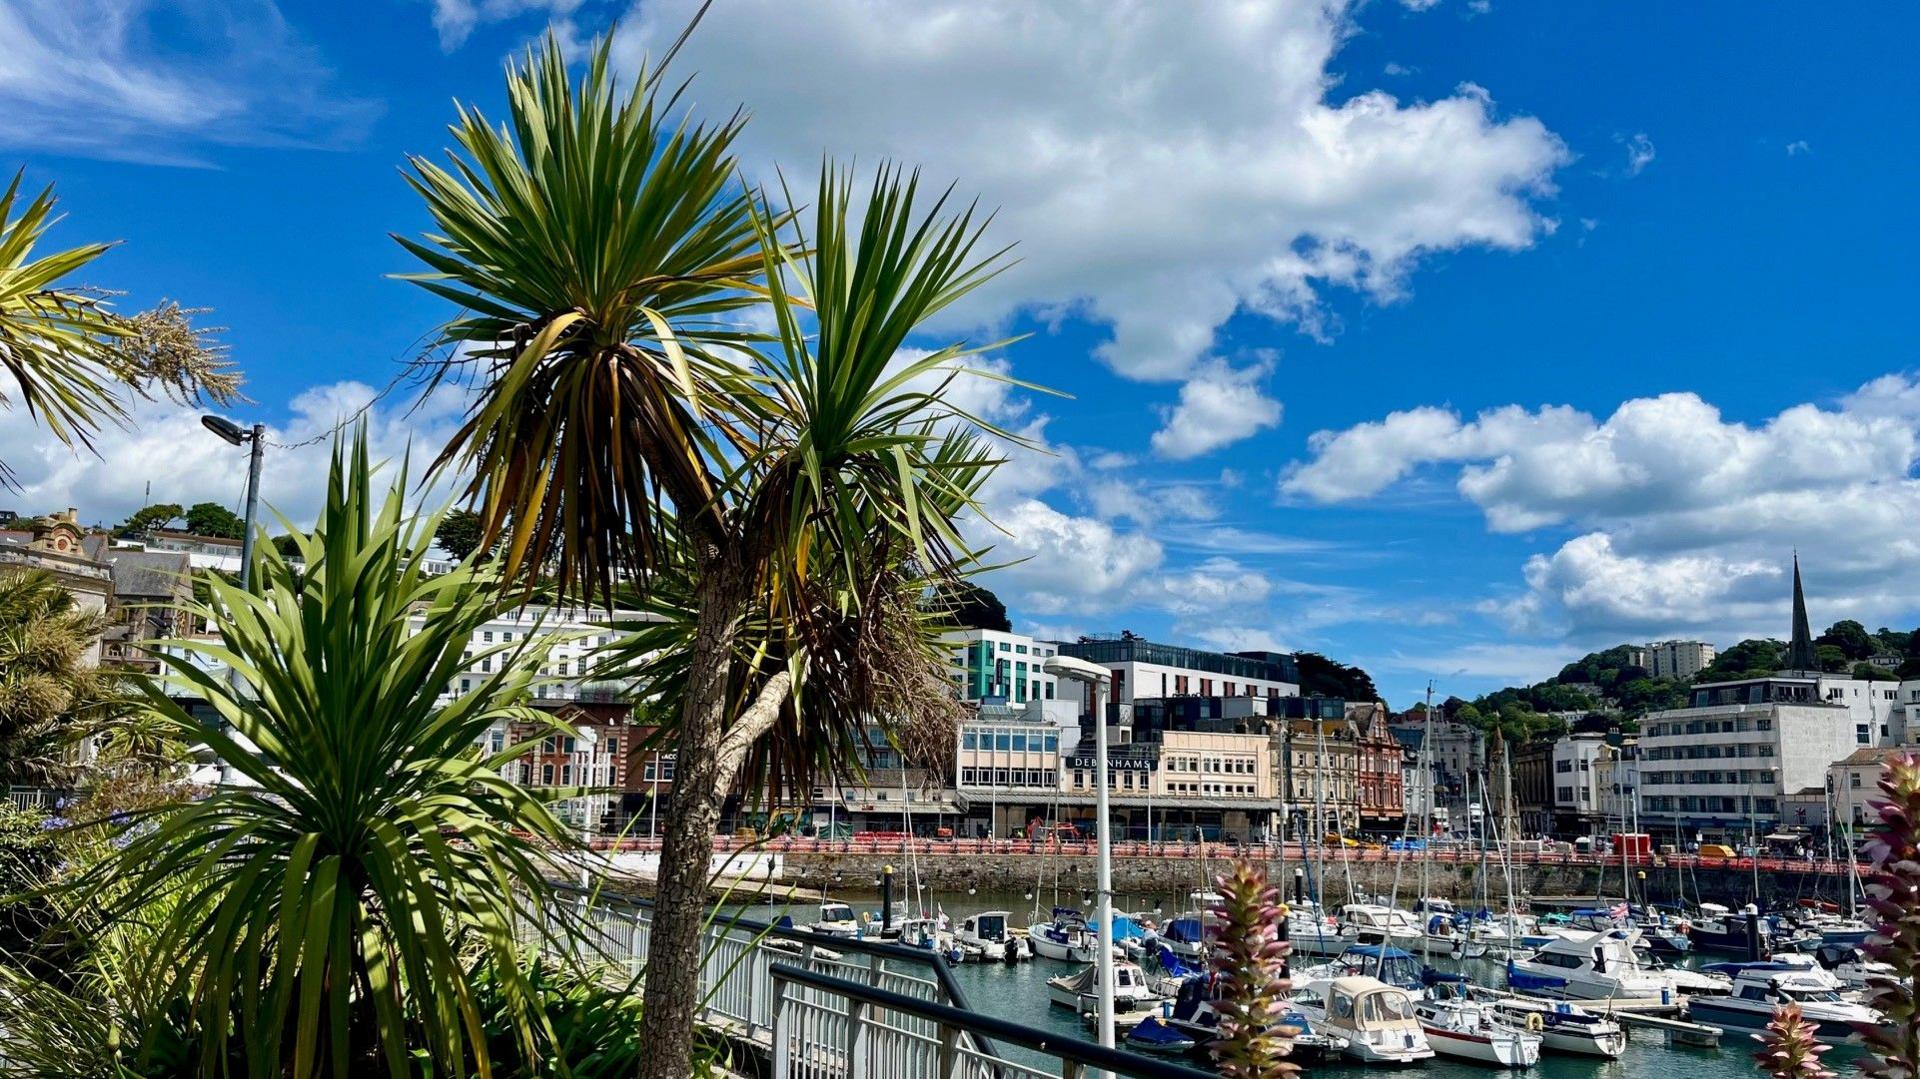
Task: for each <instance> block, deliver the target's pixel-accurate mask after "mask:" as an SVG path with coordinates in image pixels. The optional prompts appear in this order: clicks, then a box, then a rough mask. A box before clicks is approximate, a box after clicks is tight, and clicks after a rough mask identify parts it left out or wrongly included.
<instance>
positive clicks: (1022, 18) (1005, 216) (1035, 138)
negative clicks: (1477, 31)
mask: <svg viewBox="0 0 1920 1079" xmlns="http://www.w3.org/2000/svg"><path fill="white" fill-rule="evenodd" d="M696 6H697V0H660V2H650V3H646V4H642V5H639V6H638V8H637V9H636V10H635V11H634V12H633V13H632V14H630V16H629V17H628V20H627V22H626V23H625V24H624V26H623V31H622V38H621V42H620V46H619V49H620V54H621V56H622V57H623V58H624V60H625V62H626V63H627V64H628V65H629V66H632V65H634V64H636V63H637V62H638V58H639V56H640V55H641V53H642V52H643V51H651V52H653V53H655V54H657V53H658V52H659V51H660V50H661V49H662V48H663V47H664V46H665V44H666V43H667V42H668V41H670V40H671V39H672V38H673V37H674V36H675V35H677V34H678V33H679V31H680V29H681V27H682V26H683V25H684V24H685V22H686V20H687V18H688V17H689V16H690V15H691V13H692V12H693V10H694V9H695V7H696ZM1352 14H1353V12H1352V10H1351V9H1350V5H1349V4H1347V3H1344V2H1339V0H1333V2H1324V3H1323V2H1308V0H1288V2H1279V3H1242V4H1237V5H1202V6H1199V7H1193V6H1188V5H1169V4H1156V3H1144V2H1135V3H1117V4H1116V3H1097V2H1094V0H1083V2H1079V3H1070V4H1055V5H1032V4H1027V3H1024V2H1019V0H1000V2H996V3H987V2H976V0H966V2H962V0H945V2H939V3H921V2H917V0H915V2H908V0H893V2H886V3H854V2H851V0H842V2H822V3H815V4H803V5H795V4H786V3H778V2H776V0H737V2H731V3H726V4H719V5H715V6H714V7H713V8H712V9H711V10H710V11H709V12H708V14H707V16H706V21H705V23H704V24H703V25H702V27H701V28H700V30H699V32H698V33H696V34H695V35H694V36H693V38H692V39H691V40H690V41H689V42H688V44H687V46H686V48H685V50H684V51H683V52H682V55H681V59H680V61H678V63H679V64H680V70H682V71H684V72H686V73H689V74H694V73H697V79H696V81H695V82H694V86H693V90H692V97H693V98H694V99H695V100H696V101H697V103H698V106H699V107H700V109H701V111H702V113H703V115H720V114H722V113H724V112H727V111H730V110H731V109H732V108H733V107H734V105H735V104H736V103H744V104H745V105H746V107H747V108H748V109H749V110H750V111H751V113H752V115H753V120H752V123H751V124H750V125H749V127H748V129H747V133H746V136H745V140H746V148H747V151H748V154H749V159H750V161H751V162H752V165H753V167H754V168H755V170H756V171H757V172H758V174H759V175H762V176H769V175H771V170H772V168H773V166H774V165H775V164H782V165H784V166H785V167H786V168H787V169H788V170H789V172H790V174H791V173H793V172H796V171H797V172H799V173H805V172H807V171H808V170H810V169H812V168H813V167H814V165H815V163H816V162H817V161H818V160H819V159H820V156H821V154H822V153H823V152H825V153H830V154H832V155H834V156H836V157H838V158H840V159H843V160H856V159H857V160H860V161H863V162H870V161H874V160H875V159H877V158H891V159H897V160H900V161H903V162H906V163H909V164H918V165H924V166H925V168H926V170H927V177H928V180H929V181H931V182H932V183H933V184H934V185H936V186H939V185H944V184H945V183H946V182H948V181H950V180H951V181H957V182H958V184H959V186H960V190H961V191H962V192H963V193H965V194H967V195H969V196H970V195H972V194H973V193H975V192H978V193H979V194H980V196H981V199H982V202H983V204H984V205H986V206H989V207H998V208H999V209H1000V215H999V217H998V219H997V223H996V226H995V233H996V235H997V236H998V237H1000V238H1002V239H1005V240H1012V241H1018V242H1019V243H1020V245H1021V246H1020V248H1019V251H1018V254H1019V256H1020V258H1021V259H1022V261H1021V262H1020V264H1019V265H1017V266H1015V267H1014V268H1012V269H1011V270H1009V271H1008V272H1007V273H1005V274H1003V275H1002V276H1001V277H999V278H998V279H996V280H995V281H994V282H992V283H991V284H990V285H989V286H987V287H986V288H984V289H982V290H981V291H980V292H979V293H978V294H976V296H974V297H971V298H970V299H969V300H968V301H966V302H964V303H963V304H962V305H961V306H960V307H959V308H958V309H956V312H955V315H954V321H955V322H956V324H974V323H980V322H990V321H994V320H997V319H1000V318H1003V317H1005V316H1006V315H1008V314H1009V313H1010V312H1012V311H1014V310H1016V309H1020V308H1022V307H1036V308H1049V307H1050V308H1053V309H1055V310H1058V309H1062V308H1071V309H1073V310H1075V311H1077V312H1080V313H1083V314H1085V315H1087V316H1089V317H1091V318H1093V319H1096V320H1099V321H1102V322H1105V323H1107V324H1109V325H1110V326H1111V327H1112V330H1113V338H1112V340H1111V341H1110V342H1109V343H1107V344H1106V345H1105V346H1103V347H1102V349H1101V350H1100V355H1101V356H1102V358H1103V359H1105V360H1106V361H1107V362H1108V363H1109V364H1111V365H1112V366H1113V367H1114V368H1115V369H1116V370H1118V371H1120V372H1121V373H1123V374H1125V375H1128V376H1130V377H1134V378H1146V379H1179V378H1184V377H1187V376H1188V375H1190V374H1191V373H1192V372H1193V370H1194V368H1195V366H1196V364H1198V363H1199V362H1200V360H1201V359H1202V357H1204V356H1205V355H1206V354H1207V352H1208V350H1209V348H1210V346H1211V345H1212V344H1213V340H1214V332H1215V330H1216V328H1217V327H1219V326H1220V325H1221V323H1223V322H1224V321H1226V319H1227V318H1229V317H1230V316H1231V315H1233V314H1234V313H1235V312H1236V311H1239V310H1247V311H1252V312H1255V313H1259V314H1263V315H1266V316H1268V317H1270V318H1275V319H1280V320H1297V321H1300V322H1302V323H1303V324H1304V325H1306V326H1308V327H1309V328H1311V327H1313V326H1316V325H1318V322H1319V319H1320V317H1321V314H1320V306H1319V294H1320V292H1321V290H1322V289H1324V288H1325V287H1327V286H1340V287H1350V288H1358V289H1363V290H1365V291H1367V292H1369V293H1371V294H1373V295H1375V296H1377V297H1381V298H1391V297H1394V296H1396V295H1398V294H1399V293H1400V292H1401V291H1402V290H1403V289H1404V286H1405V279H1406V277H1407V275H1408V273H1409V271H1410V270H1411V269H1412V268H1413V266H1414V264H1415V263H1416V262H1417V261H1418V260H1419V259H1420V257H1421V256H1422V255H1424V254H1427V253H1430V252H1435V251H1445V250H1450V249H1454V248H1459V247H1465V246H1487V247H1494V248H1500V249H1506V250H1514V249H1520V248H1524V247H1527V246H1529V245H1530V244H1532V243H1533V242H1534V240H1535V238H1536V237H1537V236H1539V235H1540V233H1541V231H1542V229H1543V228H1544V227H1545V225H1546V222H1545V221H1544V219H1543V218H1542V217H1541V215H1540V213H1539V211H1538V210H1537V209H1536V207H1535V204H1534V199H1535V197H1537V196H1542V195H1545V194H1548V193H1550V192H1551V190H1552V187H1551V179H1552V175H1553V173H1554V171H1555V169H1556V168H1557V167H1558V166H1559V165H1560V164H1562V163H1563V162H1564V161H1565V160H1566V159H1567V154H1566V151H1565V149H1564V147H1563V146H1562V145H1561V143H1560V141H1559V140H1558V139H1557V138H1556V137H1555V136H1554V135H1553V134H1552V133H1551V132H1549V131H1548V130H1547V129H1546V128H1545V127H1544V126H1543V125H1542V124H1541V123H1540V122H1539V121H1537V120H1535V119H1533V118H1531V117H1524V116H1522V117H1505V116H1502V115H1501V114H1500V113H1499V111H1498V110H1496V108H1495V107H1494V105H1493V102H1492V100H1491V99H1490V97H1489V96H1488V95H1487V94H1486V92H1485V91H1482V90H1479V89H1478V88H1473V87H1464V88H1462V89H1461V90H1459V91H1457V92H1455V93H1454V94H1453V95H1451V96H1448V97H1444V98H1440V99H1438V100H1434V101H1425V102H1406V103H1403V102H1401V101H1399V100H1397V99H1396V98H1394V97H1393V96H1392V95H1389V94H1386V93H1384V92H1380V91H1371V92H1361V93H1357V94H1352V95H1350V96H1345V98H1344V100H1343V101H1342V102H1341V103H1340V104H1338V105H1334V104H1332V103H1330V102H1329V101H1328V99H1327V90H1328V87H1329V86H1330V85H1331V84H1332V82H1333V81H1334V80H1333V79H1332V77H1331V76H1330V74H1329V71H1328V64H1329V62H1330V61H1331V59H1332V58H1333V56H1334V54H1335V52H1336V51H1337V50H1338V48H1339V47H1340V45H1341V43H1342V42H1343V40H1344V39H1345V37H1346V36H1347V35H1348V34H1349V33H1350V32H1351V30H1352V24H1351V17H1352Z"/></svg>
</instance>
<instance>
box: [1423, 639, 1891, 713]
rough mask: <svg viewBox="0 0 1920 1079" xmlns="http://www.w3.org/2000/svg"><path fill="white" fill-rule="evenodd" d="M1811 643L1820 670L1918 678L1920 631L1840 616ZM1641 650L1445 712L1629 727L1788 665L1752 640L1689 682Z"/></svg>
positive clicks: (1591, 661)
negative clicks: (1700, 693) (1575, 718)
mask: <svg viewBox="0 0 1920 1079" xmlns="http://www.w3.org/2000/svg"><path fill="white" fill-rule="evenodd" d="M1813 643H1814V650H1815V653H1816V654H1817V655H1818V656H1819V657H1820V667H1821V669H1822V670H1823V671H1827V672H1829V673H1833V674H1846V675H1848V676H1850V677H1854V678H1862V679H1868V680H1875V681H1890V680H1894V679H1898V678H1920V629H1916V630H1911V631H1900V630H1893V629H1888V628H1887V627H1885V626H1882V627H1880V628H1879V629H1877V630H1874V631H1872V632H1869V631H1868V630H1867V628H1866V627H1865V626H1864V625H1862V624H1861V623H1859V622H1857V621H1854V620H1853V619H1842V620H1841V621H1838V622H1835V623H1834V624H1832V625H1831V626H1828V627H1827V629H1826V631H1825V632H1824V633H1821V634H1820V635H1819V636H1818V637H1816V638H1814V642H1813ZM1642 651H1644V649H1643V648H1642V647H1641V646H1638V645H1629V644H1620V645H1615V646H1614V647H1612V648H1607V649H1603V650H1601V651H1598V652H1589V653H1588V654H1587V655H1584V656H1582V657H1580V658H1579V659H1577V660H1575V661H1573V662H1572V663H1569V664H1567V665H1566V666H1564V667H1562V668H1560V673H1559V674H1556V675H1554V676H1553V677H1552V678H1550V679H1548V680H1547V681H1544V682H1537V683H1535V684H1533V685H1530V686H1508V687H1506V688H1505V689H1499V690H1495V691H1493V692H1492V693H1487V694H1484V695H1482V696H1480V697H1476V698H1474V699H1473V700H1471V701H1467V700H1462V699H1461V698H1458V697H1451V698H1448V700H1447V702H1446V707H1445V714H1446V715H1447V717H1448V718H1450V719H1460V720H1461V721H1463V722H1467V723H1471V724H1473V725H1475V726H1478V727H1480V728H1481V729H1483V730H1491V729H1492V728H1493V727H1496V726H1497V727H1500V728H1501V729H1502V731H1503V733H1504V734H1505V735H1506V736H1507V737H1508V738H1510V739H1512V738H1515V737H1516V736H1519V737H1521V738H1526V737H1549V736H1557V733H1558V732H1557V730H1556V726H1557V724H1556V722H1555V720H1554V719H1553V718H1552V717H1551V716H1549V715H1547V714H1546V713H1551V712H1579V711H1596V712H1605V713H1609V714H1612V715H1617V716H1619V717H1621V718H1622V719H1623V720H1625V721H1626V725H1627V726H1629V727H1631V726H1632V725H1633V722H1634V721H1635V720H1638V719H1639V718H1640V717H1641V716H1643V715H1645V714H1647V713H1648V712H1656V711H1660V710H1662V709H1667V708H1682V707H1685V706H1686V703H1687V690H1688V688H1689V687H1690V686H1691V685H1693V684H1695V683H1701V682H1731V681H1737V680H1739V679H1743V678H1764V677H1766V676H1767V675H1770V674H1773V673H1775V672H1777V671H1780V670H1783V669H1784V668H1785V667H1786V662H1787V644H1786V642H1785V641H1779V640H1773V639H1771V638H1766V639H1761V638H1748V639H1746V640H1743V641H1740V642H1739V643H1737V644H1734V645H1731V646H1729V647H1727V648H1725V649H1723V650H1721V651H1720V652H1719V653H1718V654H1717V655H1716V656H1715V657H1714V661H1713V663H1712V664H1710V665H1709V666H1707V667H1706V668H1705V669H1703V670H1702V671H1700V673H1698V674H1697V675H1695V676H1694V677H1693V678H1691V679H1676V678H1656V677H1654V676H1653V673H1652V672H1651V671H1649V670H1647V669H1646V668H1645V667H1642V666H1639V665H1638V664H1636V663H1634V662H1633V658H1634V655H1635V653H1639V652H1642ZM1887 655H1894V656H1899V657H1900V659H1901V662H1900V664H1899V665H1898V666H1897V667H1896V668H1895V669H1892V670H1889V669H1888V668H1886V667H1882V666H1876V665H1875V664H1874V663H1872V662H1870V661H1871V660H1872V659H1873V657H1875V656H1887Z"/></svg>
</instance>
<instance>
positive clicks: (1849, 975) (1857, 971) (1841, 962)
mask: <svg viewBox="0 0 1920 1079" xmlns="http://www.w3.org/2000/svg"><path fill="white" fill-rule="evenodd" d="M1774 958H1775V959H1785V958H1786V956H1784V955H1777V956H1775V957H1774ZM1813 958H1814V961H1815V962H1816V963H1819V964H1820V965H1821V966H1822V967H1824V968H1826V969H1827V970H1828V971H1830V972H1831V973H1832V974H1833V976H1834V977H1836V978H1838V979H1840V983H1841V984H1842V985H1845V986H1846V987H1847V988H1848V989H1851V990H1853V991H1855V992H1859V991H1860V990H1863V989H1865V988H1867V984H1868V982H1870V981H1871V980H1872V979H1874V978H1891V977H1894V976H1895V975H1894V970H1893V966H1892V965H1891V964H1889V963H1882V962H1879V961H1878V960H1874V959H1868V958H1867V956H1866V953H1865V952H1863V951H1861V950H1860V949H1859V948H1856V947H1853V946H1852V945H1847V944H1823V945H1821V946H1820V947H1819V949H1818V950H1816V951H1815V952H1814V953H1813Z"/></svg>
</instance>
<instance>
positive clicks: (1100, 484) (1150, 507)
mask: <svg viewBox="0 0 1920 1079" xmlns="http://www.w3.org/2000/svg"><path fill="white" fill-rule="evenodd" d="M1087 498H1088V500H1089V501H1090V502H1091V503H1092V504H1093V511H1094V512H1095V513H1097V514H1099V515H1100V516H1101V517H1103V518H1105V519H1107V520H1118V519H1121V518H1125V519H1129V520H1132V521H1134V522H1136V523H1138V524H1153V523H1155V522H1159V521H1165V520H1196V521H1204V520H1209V519H1211V518H1214V517H1218V516H1219V515H1220V507H1218V506H1216V505H1214V502H1213V497H1212V496H1211V495H1209V494H1208V493H1207V492H1206V490H1205V489H1204V488H1201V487H1196V486H1194V485H1192V484H1188V483H1164V484H1147V483H1141V482H1137V481H1128V480H1123V479H1117V478H1109V479H1102V480H1097V481H1095V482H1094V483H1092V484H1091V485H1090V486H1088V487H1087Z"/></svg>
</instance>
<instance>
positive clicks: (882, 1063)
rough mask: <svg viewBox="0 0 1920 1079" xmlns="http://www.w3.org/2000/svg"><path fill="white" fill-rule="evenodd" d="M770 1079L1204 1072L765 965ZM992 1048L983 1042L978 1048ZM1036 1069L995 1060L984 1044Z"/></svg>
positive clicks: (1198, 1075)
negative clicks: (1003, 1047)
mask: <svg viewBox="0 0 1920 1079" xmlns="http://www.w3.org/2000/svg"><path fill="white" fill-rule="evenodd" d="M769 974H770V975H771V977H772V989H773V999H774V1003H775V1014H774V1027H773V1079H891V1077H894V1076H915V1077H916V1079H918V1077H926V1079H984V1077H1000V1079H1084V1077H1086V1076H1088V1075H1090V1074H1098V1073H1099V1072H1103V1071H1104V1072H1109V1073H1111V1074H1113V1075H1119V1076H1128V1077H1131V1079H1206V1077H1207V1076H1208V1075H1209V1073H1207V1072H1203V1071H1197V1070H1195V1069H1193V1068H1188V1067H1184V1066H1182V1065H1178V1064H1171V1063H1167V1062H1164V1061H1159V1060H1153V1059H1150V1058H1147V1057H1142V1056H1135V1055H1134V1054H1131V1053H1125V1052H1121V1051H1120V1050H1118V1049H1108V1048H1105V1047H1103V1046H1099V1045H1095V1044H1093V1043H1092V1042H1086V1041H1081V1040H1080V1039H1078V1038H1067V1037H1062V1036H1059V1035H1056V1034H1052V1033H1049V1032H1047V1031H1044V1030H1039V1029H1037V1028H1034V1027H1029V1026H1024V1025H1022V1024H1019V1023H1014V1022H1010V1021H1008V1020H1005V1019H997V1018H994V1017H992V1016H985V1015H980V1014H978V1013H975V1012H970V1011H966V1010H964V1009H962V1008H955V1007H952V1006H950V1005H946V1004H940V1003H936V1002H934V1001H929V1000H924V999H921V998H919V997H913V996H907V995H904V994H900V993H893V992H889V991H887V990H885V989H876V988H874V987H872V986H869V985H864V984H861V983H859V982H856V981H850V980H847V979H844V978H837V977H834V976H833V975H831V974H826V973H823V972H820V971H817V970H810V969H808V968H805V967H801V966H795V965H792V964H788V963H775V964H774V965H773V966H772V968H771V969H770V970H769ZM988 1039H992V1040H988ZM994 1040H997V1041H1000V1042H1005V1043H1007V1044H1009V1045H1017V1046H1020V1047H1021V1048H1023V1049H1027V1050H1029V1051H1031V1052H1033V1053H1035V1054H1037V1055H1039V1056H1040V1057H1042V1058H1043V1060H1044V1063H1020V1062H1018V1061H1014V1060H1009V1059H1007V1058H1006V1057H1004V1056H1001V1055H1000V1054H999V1052H998V1051H997V1050H995V1049H994V1048H993V1041H994Z"/></svg>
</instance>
